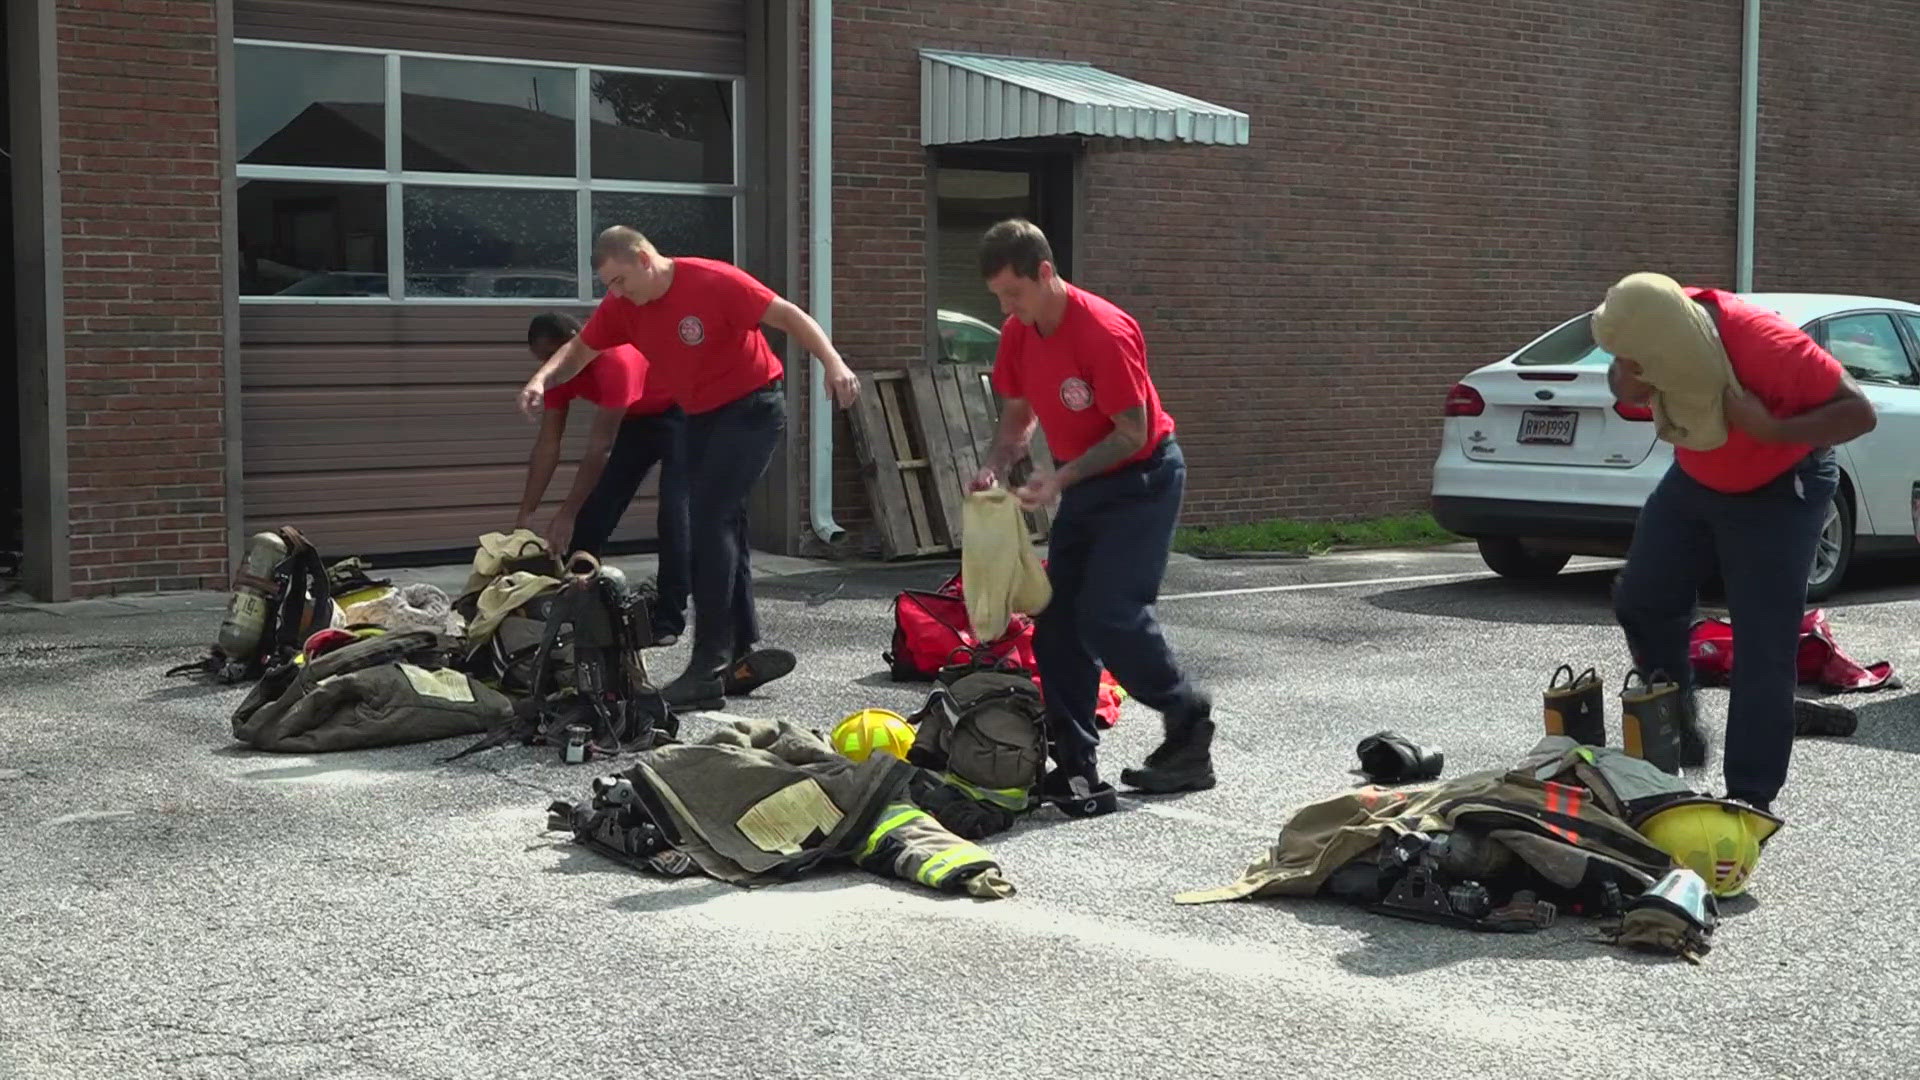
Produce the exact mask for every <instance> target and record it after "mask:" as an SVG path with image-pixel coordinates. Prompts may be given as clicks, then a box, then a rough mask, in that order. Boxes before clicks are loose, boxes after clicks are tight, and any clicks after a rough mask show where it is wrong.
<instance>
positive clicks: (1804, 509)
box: [1592, 273, 1874, 811]
mask: <svg viewBox="0 0 1920 1080" xmlns="http://www.w3.org/2000/svg"><path fill="white" fill-rule="evenodd" d="M1592 322H1593V336H1594V340H1595V341H1596V342H1597V343H1598V344H1599V345H1600V347H1601V348H1603V349H1605V350H1607V351H1608V352H1609V353H1611V354H1613V363H1612V366H1611V367H1610V368H1609V369H1608V371H1607V381H1608V384H1609V386H1611V387H1612V390H1613V393H1614V396H1615V397H1616V398H1618V399H1619V400H1620V402H1621V403H1623V404H1627V405H1642V406H1644V405H1648V404H1651V405H1652V407H1653V412H1654V418H1655V423H1656V425H1657V430H1658V432H1659V435H1660V437H1661V438H1662V439H1665V440H1666V441H1668V442H1670V443H1672V444H1673V445H1674V464H1673V467H1672V468H1671V469H1669V470H1668V471H1667V474H1666V476H1665V477H1664V478H1663V479H1662V480H1661V481H1660V484H1659V486H1658V487H1656V488H1655V489H1654V492H1653V494H1651V495H1649V496H1648V497H1647V504H1646V506H1645V507H1644V508H1643V509H1642V510H1641V512H1640V517H1639V521H1638V524H1637V525H1636V526H1635V529H1634V535H1633V542H1632V546H1631V548H1630V549H1629V551H1628V554H1627V565H1626V568H1625V569H1624V570H1622V571H1621V573H1620V578H1619V581H1618V582H1617V584H1616V586H1615V592H1614V611H1615V614H1616V616H1617V618H1618V619H1619V622H1620V626H1621V628H1622V629H1623V630H1624V631H1625V633H1626V638H1627V646H1628V648H1629V650H1630V651H1631V652H1632V654H1633V658H1634V663H1635V665H1636V666H1637V667H1638V668H1640V669H1641V670H1642V671H1643V672H1648V673H1651V672H1654V671H1659V672H1663V673H1664V674H1665V675H1666V676H1667V678H1669V679H1671V680H1674V682H1675V683H1676V684H1677V686H1678V688H1679V691H1678V692H1679V695H1680V704H1681V715H1682V723H1683V727H1682V736H1683V737H1682V747H1681V750H1682V753H1681V764H1682V765H1683V766H1700V765H1704V764H1706V759H1707V745H1706V739H1705V737H1704V735H1703V734H1702V733H1701V731H1700V729H1699V722H1698V719H1697V717H1696V715H1695V712H1694V707H1693V686H1692V672H1691V668H1690V665H1689V663H1688V659H1687V638H1688V631H1689V628H1690V625H1691V622H1692V615H1693V611H1694V603H1695V598H1696V595H1697V594H1698V592H1699V588H1700V584H1701V582H1702V581H1703V580H1705V579H1706V578H1707V577H1708V576H1709V575H1710V574H1712V573H1713V572H1714V570H1715V569H1716V568H1717V569H1718V571H1719V573H1720V578H1721V580H1722V581H1723V582H1724V583H1725V587H1726V595H1727V605H1728V607H1729V608H1730V609H1731V612H1732V622H1733V624H1734V626H1735V628H1736V630H1735V633H1736V634H1737V635H1738V642H1739V651H1740V663H1739V665H1738V666H1737V667H1736V669H1735V670H1734V673H1733V679H1732V696H1731V701H1730V704H1729V707H1728V714H1727V742H1726V759H1725V763H1724V770H1725V774H1726V783H1727V795H1728V796H1729V797H1730V798H1733V799H1738V800H1740V801H1742V802H1746V803H1748V804H1750V805H1752V806H1754V807H1755V808H1757V809H1759V810H1762V811H1768V810H1769V809H1770V807H1771V806H1772V803H1773V800H1774V797H1775V796H1777V795H1778V794H1779V792H1780V789H1781V787H1782V786H1783V785H1784V784H1785V783H1786V778H1787V765H1788V761H1789V758H1790V757H1791V755H1792V753H1793V698H1794V693H1793V690H1794V681H1795V677H1796V676H1795V665H1794V652H1795V649H1796V648H1797V647H1798V644H1799V639H1800V620H1801V615H1802V612H1803V610H1804V608H1805V606H1806V598H1807V575H1808V573H1809V571H1810V570H1811V569H1812V567H1813V557H1814V550H1815V546H1816V545H1817V543H1818V541H1819V537H1820V532H1821V529H1822V527H1823V525H1824V523H1825V521H1826V515H1827V508H1828V506H1829V505H1830V504H1831V502H1832V500H1833V495H1834V489H1835V487H1836V485H1837V484H1838V483H1839V466H1838V465H1837V464H1836V463H1835V461H1834V456H1833V451H1832V447H1834V446H1836V445H1838V444H1840V443H1844V442H1847V441H1848V440H1850V439H1855V438H1858V437H1859V436H1861V435H1864V434H1866V433H1867V432H1869V431H1872V430H1873V427H1874V411H1873V405H1872V403H1871V402H1869V401H1868V400H1867V398H1866V396H1865V395H1864V394H1862V393H1861V392H1860V388H1859V387H1858V386H1856V385H1855V384H1854V382H1853V380H1852V379H1851V378H1849V377H1848V376H1847V373H1846V371H1845V370H1844V369H1843V368H1842V367H1841V366H1840V364H1839V362H1838V361H1836V360H1835V359H1834V358H1833V356H1832V355H1830V354H1829V353H1828V352H1827V351H1826V350H1825V349H1822V348H1821V347H1820V346H1819V345H1818V344H1816V343H1815V342H1814V341H1813V339H1812V338H1810V337H1808V336H1807V335H1806V334H1805V333H1803V332H1802V331H1801V330H1800V329H1799V328H1798V327H1795V326H1794V325H1793V324H1791V323H1789V322H1787V321H1786V320H1785V319H1784V318H1782V317H1780V316H1779V315H1778V314H1776V313H1774V312H1772V311H1769V310H1767V309H1765V308H1762V307H1759V306H1758V305H1755V304H1753V303H1751V302H1749V301H1747V300H1744V299H1742V298H1740V297H1738V296H1735V295H1733V294H1731V293H1727V292H1723V291H1721V290H1719V289H1709V288H1695V287H1687V288H1682V287H1681V286H1680V285H1679V284H1678V283H1677V282H1675V281H1674V280H1673V279H1672V278H1669V277H1667V276H1665V275H1662V274H1655V273H1637V274H1630V275H1628V276H1627V277H1625V278H1622V279H1621V280H1620V281H1619V282H1618V283H1617V284H1615V285H1614V286H1613V288H1612V289H1610V290H1608V292H1607V296H1606V300H1605V302H1604V303H1602V304H1601V305H1600V307H1599V309H1598V310H1596V311H1595V312H1594V314H1593V320H1592Z"/></svg>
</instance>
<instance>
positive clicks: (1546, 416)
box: [1520, 409, 1580, 446]
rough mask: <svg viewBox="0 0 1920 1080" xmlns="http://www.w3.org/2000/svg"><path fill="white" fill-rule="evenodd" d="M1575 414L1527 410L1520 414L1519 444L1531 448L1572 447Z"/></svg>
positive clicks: (1576, 419)
mask: <svg viewBox="0 0 1920 1080" xmlns="http://www.w3.org/2000/svg"><path fill="white" fill-rule="evenodd" d="M1579 419H1580V414H1579V413H1576V412H1546V411H1544V410H1540V409H1528V410H1527V411H1525V412H1523V413H1521V414H1520V442H1522V443H1525V444H1528V445H1532V446H1572V445H1573V426H1574V423H1575V422H1576V421H1578V420H1579Z"/></svg>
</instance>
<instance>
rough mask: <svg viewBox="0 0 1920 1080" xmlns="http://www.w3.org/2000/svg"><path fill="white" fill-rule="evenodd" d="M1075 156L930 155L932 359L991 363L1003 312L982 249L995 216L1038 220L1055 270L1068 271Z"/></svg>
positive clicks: (1069, 275) (1012, 153)
mask: <svg viewBox="0 0 1920 1080" xmlns="http://www.w3.org/2000/svg"><path fill="white" fill-rule="evenodd" d="M1073 162H1074V159H1073V157H1072V155H1071V154H1068V153H1066V152H1059V151H1050V152H1039V151H1009V150H997V151H994V150H967V151H947V152H943V153H941V154H940V155H938V156H937V157H936V158H935V159H934V162H933V169H932V174H933V175H932V185H931V186H932V189H933V206H932V208H931V209H932V216H933V222H932V224H933V228H932V229H931V230H930V233H931V236H932V240H933V243H932V244H931V245H930V247H931V248H932V249H933V250H932V262H933V265H932V267H930V272H929V274H928V281H929V288H928V290H927V291H928V293H929V296H928V300H929V303H928V307H929V309H930V323H931V325H930V326H929V331H930V334H929V337H930V339H931V340H930V348H929V349H928V359H929V360H930V361H932V362H933V363H935V364H939V363H972V364H980V363H984V364H988V365H991V364H992V363H993V349H994V347H995V346H996V345H997V344H998V341H999V337H1000V324H1001V323H1002V322H1003V321H1004V319H1003V316H1001V314H1000V302H999V301H998V300H995V299H994V297H993V294H992V293H990V292H988V291H987V286H986V282H985V281H983V280H982V279H981V277H980V254H979V252H980V237H981V234H983V233H985V232H986V231H987V229H988V228H990V227H991V226H992V225H993V224H994V223H996V222H999V221H1003V220H1005V219H1007V218H1011V217H1024V218H1026V219H1027V220H1029V221H1031V222H1033V223H1034V224H1036V225H1038V226H1040V228H1041V230H1042V231H1044V232H1045V233H1046V234H1047V240H1048V242H1049V243H1050V244H1051V245H1052V246H1053V254H1054V259H1055V261H1056V264H1057V266H1058V269H1059V271H1060V273H1061V274H1062V275H1064V276H1066V277H1067V278H1068V279H1069V280H1071V279H1072V277H1073Z"/></svg>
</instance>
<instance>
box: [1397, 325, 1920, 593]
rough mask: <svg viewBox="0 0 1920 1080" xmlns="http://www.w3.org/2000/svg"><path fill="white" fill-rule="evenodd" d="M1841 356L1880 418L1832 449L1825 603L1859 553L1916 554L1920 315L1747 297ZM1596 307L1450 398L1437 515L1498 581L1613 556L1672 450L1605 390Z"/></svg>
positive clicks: (1817, 573)
mask: <svg viewBox="0 0 1920 1080" xmlns="http://www.w3.org/2000/svg"><path fill="white" fill-rule="evenodd" d="M1742 296H1743V297H1744V298H1745V299H1747V300H1749V301H1751V302H1753V303H1755V304H1759V305H1762V306H1764V307H1768V308H1771V309H1772V310H1774V311H1777V312H1779V313H1780V314H1781V315H1783V316H1784V317H1786V318H1787V319H1788V320H1789V321H1791V322H1792V323H1794V324H1795V325H1797V326H1799V327H1801V328H1802V329H1804V330H1805V331H1806V332H1807V333H1808V334H1810V335H1812V336H1813V339H1814V340H1815V341H1818V342H1819V343H1820V344H1821V345H1823V346H1825V347H1826V349H1827V350H1828V351H1829V352H1831V353H1833V355H1834V357H1835V358H1836V359H1838V360H1839V361H1840V362H1841V363H1842V364H1843V365H1845V366H1846V369H1847V371H1848V372H1849V373H1851V374H1852V375H1853V377H1854V379H1855V380H1856V381H1857V382H1859V384H1860V387H1861V389H1862V390H1863V391H1865V393H1866V395H1867V397H1869V398H1870V399H1872V401H1873V404H1874V408H1875V409H1877V410H1878V412H1879V425H1878V426H1877V427H1876V428H1875V429H1874V430H1873V431H1871V432H1868V433H1867V434H1866V435H1864V436H1862V437H1860V438H1858V439H1856V440H1854V441H1852V442H1850V443H1846V444H1844V445H1842V446H1840V447H1838V448H1837V449H1836V457H1837V458H1838V461H1839V465H1840V472H1841V480H1840V488H1839V491H1838V492H1837V494H1836V495H1835V497H1834V503H1833V506H1832V507H1831V508H1830V509H1829V510H1828V513H1827V519H1826V525H1825V531H1824V532H1822V533H1821V536H1820V547H1819V551H1818V552H1817V554H1816V555H1815V557H1814V565H1813V570H1812V572H1811V573H1810V574H1809V575H1808V579H1807V592H1808V597H1809V599H1811V600H1821V599H1825V598H1826V597H1828V596H1831V595H1832V594H1833V592H1834V590H1835V589H1837V588H1838V587H1839V585H1840V582H1841V580H1842V579H1843V578H1844V577H1845V576H1846V572H1847V568H1848V566H1849V565H1851V564H1852V562H1853V561H1854V558H1855V556H1862V557H1864V556H1868V555H1873V554H1881V553H1889V552H1913V551H1916V550H1920V541H1917V540H1916V534H1917V533H1920V521H1916V519H1915V515H1916V505H1920V305H1915V304H1910V303H1906V302H1904V301H1900V300H1885V299H1880V298H1877V297H1869V296H1830V295H1824V294H1811V293H1752V294H1742ZM1591 314H1592V312H1591V311H1589V312H1584V313H1582V314H1580V315H1577V316H1575V317H1574V318H1571V319H1569V320H1567V321H1566V322H1564V323H1561V324H1560V325H1559V326H1557V327H1554V328H1553V329H1552V330H1550V331H1548V332H1547V333H1545V334H1542V335H1541V336H1540V337H1538V338H1535V339H1534V340H1533V341H1531V342H1528V343H1527V345H1526V346H1525V347H1524V348H1521V349H1520V350H1518V351H1517V352H1514V353H1513V354H1512V355H1510V356H1508V357H1506V358H1505V359H1503V360H1500V361H1499V362H1497V363H1493V364H1488V365H1487V366H1485V367H1482V368H1480V369H1479V370H1477V371H1475V372H1473V373H1472V374H1471V375H1468V376H1467V377H1466V378H1465V379H1462V380H1461V381H1460V382H1459V383H1457V384H1455V385H1454V387H1453V389H1452V390H1451V391H1450V392H1449V393H1448V395H1447V400H1446V421H1445V431H1444V433H1443V435H1442V438H1441V445H1440V453H1439V457H1438V459H1437V460H1436V461H1435V462H1434V466H1433V514H1434V517H1435V519H1436V520H1438V521H1439V523H1440V524H1441V526H1442V527H1444V528H1446V529H1448V530H1450V531H1452V532H1454V533H1457V534H1459V535H1461V536H1466V537H1470V538H1472V539H1474V540H1476V541H1478V542H1479V545H1480V555H1481V558H1482V559H1484V560H1485V561H1486V564H1487V566H1488V567H1489V568H1490V569H1492V570H1493V571H1495V572H1496V573H1498V574H1501V575H1503V576H1505V577H1512V578H1544V577H1550V576H1552V575H1554V574H1557V573H1559V572H1560V570H1561V569H1562V568H1563V567H1565V566H1566V564H1567V561H1568V560H1569V559H1570V558H1571V557H1572V556H1574V555H1619V554H1622V553H1624V552H1625V551H1626V545H1627V542H1628V541H1629V540H1630V539H1631V538H1632V535H1633V526H1634V521H1635V520H1636V519H1637V518H1638V516H1639V513H1640V507H1641V506H1643V505H1645V503H1646V501H1647V496H1648V495H1650V494H1652V492H1653V488H1654V485H1655V484H1657V483H1659V482H1660V478H1661V476H1662V475H1664V474H1665V473H1666V471H1667V468H1668V466H1669V465H1671V464H1672V462H1673V447H1672V446H1671V445H1670V444H1668V443H1666V442H1664V441H1662V440H1660V439H1656V438H1655V437H1654V433H1653V416H1652V412H1651V410H1647V409H1633V408H1628V407H1623V406H1620V405H1619V404H1617V403H1616V402H1615V401H1614V398H1613V394H1612V392H1611V391H1610V390H1608V389H1607V365H1608V364H1609V363H1610V362H1611V361H1612V359H1613V358H1612V357H1611V356H1610V355H1608V353H1607V352H1606V350H1604V349H1601V348H1600V347H1599V346H1597V345H1595V344H1594V341H1593V334H1592V331H1591V329H1590V326H1589V322H1588V319H1589V316H1590V315H1591Z"/></svg>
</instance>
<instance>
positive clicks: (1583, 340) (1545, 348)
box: [1513, 315, 1613, 367]
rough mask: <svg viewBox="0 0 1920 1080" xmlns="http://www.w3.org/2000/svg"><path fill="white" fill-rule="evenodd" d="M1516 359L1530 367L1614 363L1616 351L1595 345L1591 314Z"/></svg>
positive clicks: (1562, 327)
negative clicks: (1609, 350) (1614, 352)
mask: <svg viewBox="0 0 1920 1080" xmlns="http://www.w3.org/2000/svg"><path fill="white" fill-rule="evenodd" d="M1513 362H1514V363H1516V364H1525V365H1527V366H1529V367H1534V366H1539V367H1559V366H1562V365H1566V364H1581V365H1595V364H1600V365H1604V364H1611V363H1612V362H1613V354H1612V353H1609V352H1608V351H1607V350H1605V349H1603V348H1601V347H1600V346H1598V345H1596V344H1594V342H1593V323H1592V321H1591V320H1590V318H1589V317H1588V316H1586V315H1582V316H1580V317H1579V318H1577V319H1574V320H1573V321H1572V322H1569V323H1566V324H1564V325H1562V326H1561V327H1559V328H1558V329H1556V330H1555V331H1554V332H1553V333H1551V334H1548V335H1547V336H1546V337H1543V338H1541V339H1540V340H1539V341H1536V342H1534V343H1533V344H1531V345H1529V346H1527V347H1526V348H1525V349H1522V350H1521V351H1520V355H1518V356H1516V357H1514V358H1513Z"/></svg>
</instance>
